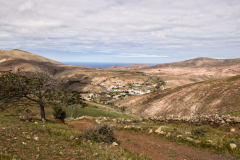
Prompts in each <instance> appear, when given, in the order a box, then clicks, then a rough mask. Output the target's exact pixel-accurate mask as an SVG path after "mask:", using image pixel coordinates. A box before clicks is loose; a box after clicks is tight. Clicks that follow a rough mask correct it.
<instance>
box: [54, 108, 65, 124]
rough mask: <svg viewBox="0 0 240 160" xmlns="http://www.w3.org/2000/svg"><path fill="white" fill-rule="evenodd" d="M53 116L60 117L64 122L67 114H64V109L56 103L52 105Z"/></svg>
mask: <svg viewBox="0 0 240 160" xmlns="http://www.w3.org/2000/svg"><path fill="white" fill-rule="evenodd" d="M53 116H54V117H55V118H57V119H60V120H61V121H62V122H64V119H65V118H66V116H67V114H66V111H64V110H63V108H62V107H61V106H57V105H56V106H54V107H53Z"/></svg>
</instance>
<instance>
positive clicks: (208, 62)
mask: <svg viewBox="0 0 240 160" xmlns="http://www.w3.org/2000/svg"><path fill="white" fill-rule="evenodd" d="M234 64H240V58H237V59H213V58H205V57H200V58H195V59H190V60H186V61H180V62H174V63H162V64H157V65H153V66H150V67H148V68H145V69H154V68H165V67H213V66H227V65H234Z"/></svg>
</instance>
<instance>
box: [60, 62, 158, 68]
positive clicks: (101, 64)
mask: <svg viewBox="0 0 240 160" xmlns="http://www.w3.org/2000/svg"><path fill="white" fill-rule="evenodd" d="M61 63H63V64H67V65H77V66H85V67H94V68H102V67H110V66H114V65H119V66H128V65H131V64H146V63H113V62H61ZM148 64H149V63H148ZM149 65H156V63H154V64H152V63H150V64H149Z"/></svg>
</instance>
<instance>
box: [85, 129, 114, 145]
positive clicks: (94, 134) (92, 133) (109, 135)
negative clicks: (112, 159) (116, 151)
mask: <svg viewBox="0 0 240 160" xmlns="http://www.w3.org/2000/svg"><path fill="white" fill-rule="evenodd" d="M83 137H84V138H86V139H88V140H92V141H95V142H99V143H100V142H104V143H108V144H111V143H113V142H116V141H117V139H116V138H115V137H114V133H113V129H112V128H111V127H110V126H109V125H107V124H103V125H98V126H94V127H92V128H89V129H87V130H86V131H84V135H83Z"/></svg>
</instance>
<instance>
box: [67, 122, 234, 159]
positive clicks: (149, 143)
mask: <svg viewBox="0 0 240 160" xmlns="http://www.w3.org/2000/svg"><path fill="white" fill-rule="evenodd" d="M68 125H70V126H72V127H73V128H74V129H77V130H80V131H83V130H84V129H86V128H88V127H90V126H93V124H92V123H90V122H86V121H72V122H68ZM115 134H116V137H117V139H118V140H120V141H121V147H123V148H126V149H128V150H130V151H133V152H137V153H139V154H143V155H145V156H147V157H149V158H152V159H155V160H172V159H174V160H235V159H236V158H233V157H229V156H224V155H218V154H214V153H213V152H211V151H209V150H200V149H198V148H196V147H193V146H188V145H185V144H182V145H181V144H177V143H175V142H169V141H165V140H163V139H161V138H155V137H152V136H148V135H145V134H141V133H136V132H128V131H116V132H115Z"/></svg>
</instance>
